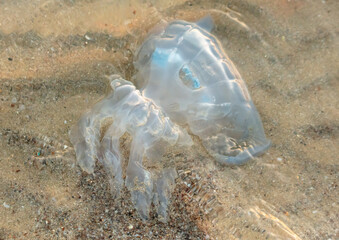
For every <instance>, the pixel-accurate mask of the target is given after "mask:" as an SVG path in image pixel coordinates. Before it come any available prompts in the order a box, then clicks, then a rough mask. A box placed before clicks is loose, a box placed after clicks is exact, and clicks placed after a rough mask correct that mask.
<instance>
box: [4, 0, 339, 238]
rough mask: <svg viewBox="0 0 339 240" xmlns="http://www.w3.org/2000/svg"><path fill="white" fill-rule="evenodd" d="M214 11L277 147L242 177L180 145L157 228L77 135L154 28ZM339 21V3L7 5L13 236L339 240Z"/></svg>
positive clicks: (8, 198)
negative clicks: (73, 131) (165, 219)
mask: <svg viewBox="0 0 339 240" xmlns="http://www.w3.org/2000/svg"><path fill="white" fill-rule="evenodd" d="M206 14H211V16H212V17H213V19H214V21H215V28H214V29H213V34H215V35H216V36H217V38H218V39H219V40H220V41H221V43H222V45H223V47H224V49H225V51H226V52H227V54H228V55H229V57H230V58H231V59H232V60H233V61H234V63H235V65H236V66H237V68H238V70H239V72H240V73H241V75H242V76H243V78H244V80H245V82H246V84H247V86H248V89H249V92H250V93H251V96H252V98H253V101H254V103H255V105H256V107H257V109H258V111H259V113H260V115H261V117H262V121H263V125H264V128H265V132H266V134H267V136H268V138H270V139H271V140H272V143H273V144H272V147H271V148H270V149H269V150H268V152H267V153H265V154H264V155H263V156H260V157H258V158H256V159H255V160H253V161H251V162H249V163H248V164H246V165H243V166H238V167H228V166H221V165H219V164H217V163H216V162H215V161H214V160H213V159H212V158H211V157H210V156H209V155H208V154H207V153H206V151H205V150H204V148H203V147H202V146H201V144H200V142H199V140H198V139H195V146H194V148H192V149H172V150H171V151H170V152H169V153H168V154H167V155H165V156H164V159H165V160H166V159H167V160H168V161H171V162H173V164H175V165H176V167H177V169H178V170H179V176H180V177H179V178H178V180H177V187H176V190H175V193H174V194H173V198H172V206H171V208H170V220H169V223H168V224H163V223H160V222H159V221H157V218H156V215H155V213H152V214H151V220H150V221H149V222H146V223H143V222H142V221H141V220H140V219H139V218H138V215H137V213H136V212H135V210H134V209H133V206H132V204H131V202H130V201H129V196H128V194H129V193H128V192H127V191H125V192H124V194H123V196H122V198H121V199H113V198H112V195H111V194H110V190H109V185H108V181H107V177H106V175H105V172H104V169H102V167H101V166H100V165H99V166H98V167H97V168H96V171H95V174H94V175H87V174H85V173H83V172H82V171H81V170H80V169H79V167H78V166H77V165H76V164H75V154H74V151H73V148H72V146H71V144H70V142H69V138H68V131H69V129H70V127H71V126H72V125H73V124H75V123H76V121H77V119H78V118H79V117H80V115H81V113H83V112H84V111H85V110H86V109H87V108H90V107H91V106H92V105H93V104H94V103H95V102H96V101H98V100H99V99H100V98H101V97H102V96H103V95H104V94H105V93H106V89H107V79H106V78H105V75H109V74H120V75H121V76H123V77H124V78H126V79H128V80H131V81H133V78H132V76H133V74H134V73H135V70H134V68H133V54H134V53H135V52H136V50H137V48H138V46H139V45H140V43H141V42H142V41H143V39H144V37H145V36H146V33H147V31H148V30H149V29H151V28H152V27H153V26H155V25H156V24H157V23H158V22H159V21H161V20H168V21H169V20H172V19H184V20H188V21H196V20H198V19H199V18H200V17H203V16H205V15H206ZM338 23H339V3H338V1H335V0H333V1H330V0H327V1H326V0H323V1H303V0H300V1H296V0H290V1H287V0H278V1H263V0H240V1H239V0H238V1H218V0H213V1H207V0H206V1H180V0H178V1H145V2H141V1H119V0H117V1H109V0H102V1H96V0H74V1H71V0H63V1H57V0H49V1H47V0H40V1H25V0H20V1H0V148H1V151H0V216H1V217H0V239H338V238H339V232H338V229H339V216H338V213H339V206H338V204H339V203H338V199H339V194H338V177H339V171H338V170H339V165H338V159H339V157H338V156H339V150H338V149H339V141H338V135H339V124H338V118H339V110H338V106H339V96H338V94H339V81H338V78H339V72H338V71H339V38H338V37H339V36H338V34H339V25H338ZM121 145H122V148H123V149H124V156H125V157H128V150H129V147H128V143H127V141H123V142H122V143H121Z"/></svg>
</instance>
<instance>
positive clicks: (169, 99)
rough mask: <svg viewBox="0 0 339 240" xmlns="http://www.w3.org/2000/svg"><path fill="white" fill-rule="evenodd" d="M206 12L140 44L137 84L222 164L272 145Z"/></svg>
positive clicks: (236, 161) (246, 157)
mask: <svg viewBox="0 0 339 240" xmlns="http://www.w3.org/2000/svg"><path fill="white" fill-rule="evenodd" d="M212 26H213V21H212V19H211V17H210V16H208V17H205V18H203V19H202V20H200V21H198V22H197V23H190V22H186V21H174V22H171V23H169V24H168V25H167V26H165V27H163V29H162V30H159V29H158V30H157V31H156V32H154V33H152V34H151V35H150V36H149V37H148V38H147V39H146V40H145V42H144V43H143V44H142V46H141V47H140V49H139V51H138V53H137V55H136V59H135V66H136V68H137V70H138V73H137V78H136V79H137V86H138V88H139V89H140V91H141V93H142V95H143V96H145V97H147V98H150V99H152V100H153V101H154V102H155V103H156V104H157V106H159V107H161V108H162V109H163V111H164V112H166V114H167V115H168V116H169V118H170V119H171V120H172V121H173V122H175V123H178V124H180V125H188V126H189V128H190V130H191V132H192V133H193V134H195V135H197V136H199V137H200V138H201V140H202V142H203V145H204V146H205V148H206V149H207V150H208V152H209V153H210V154H211V155H212V156H213V157H214V158H215V159H216V160H217V161H218V162H220V163H225V164H242V163H244V162H246V161H248V160H249V159H251V158H253V157H254V156H257V155H260V154H262V153H263V152H264V151H265V150H267V149H268V148H269V146H270V141H269V140H268V139H267V138H266V136H265V133H264V129H263V126H262V123H261V120H260V116H259V114H258V111H257V110H256V108H255V106H254V104H253V101H252V100H251V97H250V95H249V92H248V90H247V87H246V84H245V82H244V81H243V79H242V77H241V76H240V74H239V72H238V71H237V69H236V68H235V66H234V64H233V63H232V61H231V60H230V59H229V57H228V56H227V54H226V53H225V52H224V50H223V48H222V46H221V44H220V42H219V41H218V40H217V39H216V38H215V37H214V36H213V35H212V34H211V33H210V30H211V29H212Z"/></svg>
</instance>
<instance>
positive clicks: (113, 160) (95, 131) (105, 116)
mask: <svg viewBox="0 0 339 240" xmlns="http://www.w3.org/2000/svg"><path fill="white" fill-rule="evenodd" d="M111 87H112V89H113V92H112V93H111V94H109V95H108V96H107V97H105V98H104V99H103V100H102V101H100V102H99V103H97V104H96V105H95V106H94V107H93V108H92V109H91V110H90V111H89V112H87V113H85V114H84V115H83V116H82V117H81V119H80V120H79V122H78V124H77V125H76V126H74V127H73V128H72V129H71V131H70V138H71V142H72V144H73V145H74V148H75V151H76V157H77V161H78V164H79V165H80V167H81V168H82V169H83V170H84V171H86V172H88V173H93V172H94V166H95V161H96V159H99V161H100V162H101V163H102V164H103V165H104V166H105V169H106V171H107V173H108V176H109V181H110V185H111V189H112V193H113V195H115V196H117V195H119V193H120V191H121V189H122V187H123V186H124V184H125V185H126V187H127V188H128V189H129V190H130V192H131V197H132V202H133V203H134V205H135V207H136V209H137V211H138V212H139V214H140V216H141V217H142V218H143V219H147V218H148V215H149V211H150V206H151V203H152V202H153V203H154V204H155V206H156V207H157V211H158V215H159V217H160V220H162V221H166V218H167V213H166V211H167V205H168V204H169V198H170V194H171V192H172V190H173V184H174V181H175V178H176V171H175V169H174V168H173V166H172V168H165V169H163V168H161V169H160V171H158V172H150V171H148V170H147V169H146V168H145V167H144V166H143V160H144V158H147V159H148V161H149V162H153V163H156V162H157V161H159V157H161V153H162V150H163V146H164V143H165V144H167V145H174V144H179V145H183V146H184V145H188V146H189V145H191V144H192V140H191V138H190V136H189V135H188V134H187V132H186V130H183V129H181V128H180V127H178V126H177V125H175V124H173V123H172V121H171V120H170V119H169V118H168V117H167V116H166V115H165V114H164V113H163V112H162V111H161V110H160V109H159V108H158V107H157V106H156V105H155V104H154V103H153V102H152V100H150V99H147V98H144V97H143V96H141V94H140V92H139V91H138V90H136V89H135V86H134V85H133V84H132V83H131V82H129V81H126V80H124V79H121V78H118V77H114V76H113V77H112V79H111ZM107 122H109V123H110V124H109V127H108V129H107V127H106V129H107V130H106V131H104V133H103V134H101V132H102V130H103V127H104V126H105V125H107ZM125 132H128V133H129V134H130V135H131V136H132V138H133V141H132V144H131V150H130V156H129V161H128V165H127V168H126V178H125V179H123V167H122V166H123V163H122V157H121V154H120V150H119V139H120V137H121V136H122V135H123V134H124V133H125Z"/></svg>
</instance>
